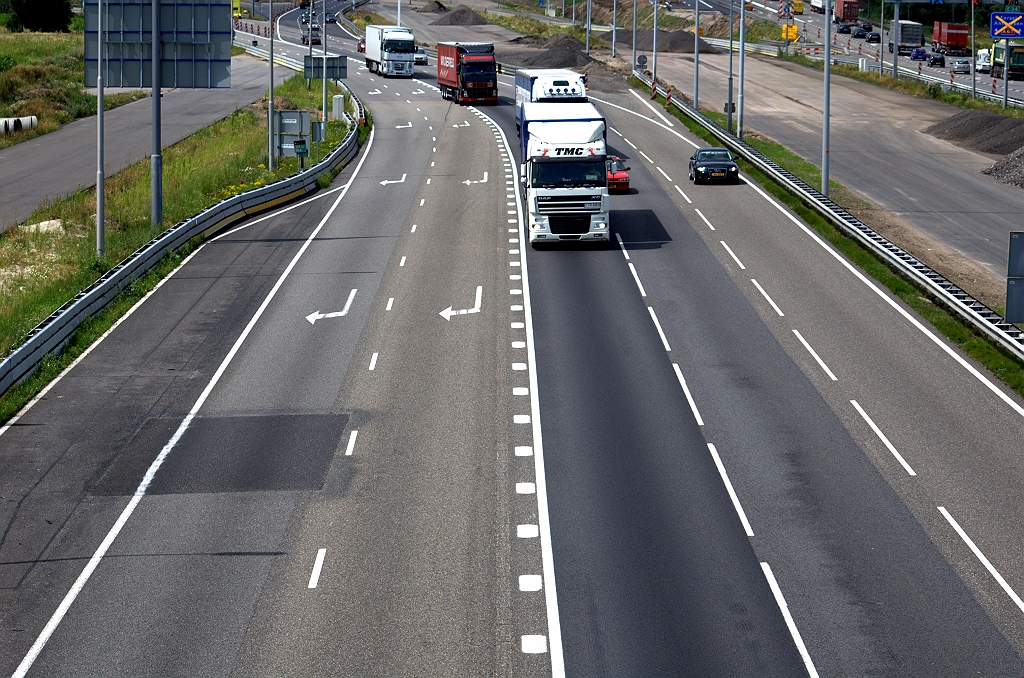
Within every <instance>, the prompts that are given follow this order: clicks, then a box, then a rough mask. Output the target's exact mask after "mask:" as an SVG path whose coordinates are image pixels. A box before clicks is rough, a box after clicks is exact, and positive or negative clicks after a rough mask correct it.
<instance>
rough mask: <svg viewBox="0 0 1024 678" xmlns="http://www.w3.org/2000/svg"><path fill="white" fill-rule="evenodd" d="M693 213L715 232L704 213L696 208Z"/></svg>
mask: <svg viewBox="0 0 1024 678" xmlns="http://www.w3.org/2000/svg"><path fill="white" fill-rule="evenodd" d="M676 188H679V187H678V186H676ZM680 193H682V191H680ZM693 211H694V212H696V213H697V216H698V217H700V218H701V219H703V220H704V223H705V224H707V225H708V228H710V229H711V230H712V231H713V230H715V227H714V226H712V225H711V222H710V221H708V218H707V217H706V216H704V213H703V212H701V211H700V210H699V209H698V208H696V207H694V208H693ZM722 244H723V245H724V244H725V243H722ZM726 249H729V248H728V247H727V248H726ZM742 265H743V264H740V266H742Z"/></svg>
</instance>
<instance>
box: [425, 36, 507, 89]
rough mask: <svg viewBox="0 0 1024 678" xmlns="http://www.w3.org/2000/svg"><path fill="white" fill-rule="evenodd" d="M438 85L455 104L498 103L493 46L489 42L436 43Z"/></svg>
mask: <svg viewBox="0 0 1024 678" xmlns="http://www.w3.org/2000/svg"><path fill="white" fill-rule="evenodd" d="M437 84H438V87H439V88H440V89H441V96H442V97H443V98H445V99H451V100H452V101H454V102H456V103H459V104H461V103H475V104H496V103H498V73H497V64H496V62H495V60H494V45H492V44H491V43H489V42H439V43H437Z"/></svg>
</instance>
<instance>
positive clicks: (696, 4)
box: [655, 0, 700, 112]
mask: <svg viewBox="0 0 1024 678" xmlns="http://www.w3.org/2000/svg"><path fill="white" fill-rule="evenodd" d="M655 1H657V0H655ZM699 95H700V0H693V110H695V111H698V112H699V111H700V106H699V105H698V103H697V102H698V101H699V98H700V97H699Z"/></svg>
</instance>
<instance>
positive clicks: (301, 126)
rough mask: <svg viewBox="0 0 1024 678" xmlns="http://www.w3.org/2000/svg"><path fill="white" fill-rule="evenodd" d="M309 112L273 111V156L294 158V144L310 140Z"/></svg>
mask: <svg viewBox="0 0 1024 678" xmlns="http://www.w3.org/2000/svg"><path fill="white" fill-rule="evenodd" d="M309 121H310V116H309V111H274V138H275V140H276V141H275V144H274V155H277V156H286V157H295V155H296V152H295V142H296V141H302V142H303V143H308V142H309V140H310V131H311V130H310V124H309Z"/></svg>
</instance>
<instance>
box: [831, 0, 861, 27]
mask: <svg viewBox="0 0 1024 678" xmlns="http://www.w3.org/2000/svg"><path fill="white" fill-rule="evenodd" d="M834 7H835V22H836V23H843V24H848V23H852V22H854V21H856V20H857V17H858V15H859V14H860V8H859V7H858V6H857V0H835V5H834Z"/></svg>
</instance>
